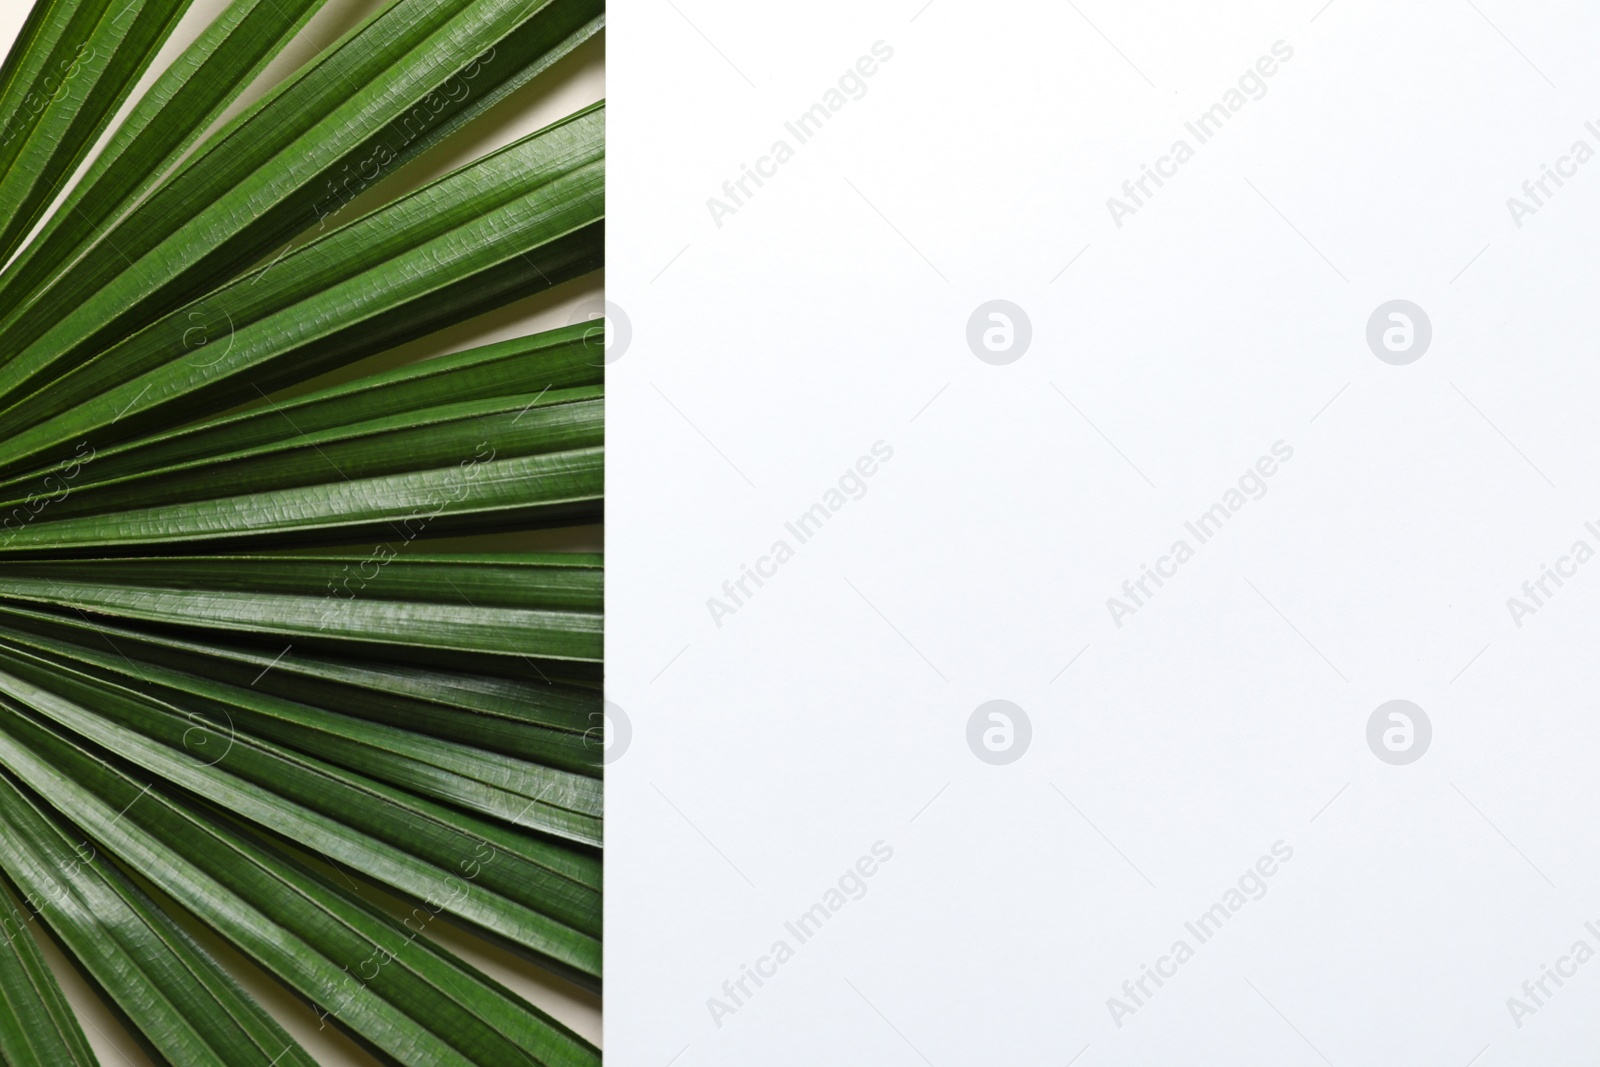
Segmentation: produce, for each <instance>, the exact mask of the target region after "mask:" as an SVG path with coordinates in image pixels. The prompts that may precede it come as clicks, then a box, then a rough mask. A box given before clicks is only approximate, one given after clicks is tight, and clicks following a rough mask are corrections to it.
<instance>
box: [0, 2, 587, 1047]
mask: <svg viewBox="0 0 1600 1067" xmlns="http://www.w3.org/2000/svg"><path fill="white" fill-rule="evenodd" d="M188 6H189V5H188V2H187V0H38V3H37V4H36V6H35V7H34V9H33V11H32V14H31V15H30V16H29V18H28V20H27V22H26V24H25V25H24V27H23V29H22V31H21V34H20V35H19V37H18V39H17V41H16V44H15V45H14V47H13V48H12V50H11V53H10V55H9V57H8V58H7V60H6V62H5V65H4V67H3V68H0V261H4V262H6V263H7V265H6V266H5V269H4V271H3V273H0V875H3V877H0V908H3V910H4V913H5V914H4V917H3V921H0V1062H3V1063H5V1064H40V1065H46V1067H56V1065H60V1064H88V1063H94V1062H95V1057H94V1053H93V1052H92V1051H91V1045H90V1043H89V1042H88V1041H86V1040H85V1037H84V1031H83V1030H81V1029H80V1027H79V1023H78V1021H77V1019H76V1017H75V1014H74V1012H73V1010H72V1009H71V1008H70V1007H69V1004H68V1001H67V999H66V998H65V997H64V996H63V993H62V990H61V988H60V986H59V985H58V981H57V977H56V976H55V973H54V972H53V971H52V968H51V966H50V965H49V964H48V962H47V959H46V956H45V955H44V954H42V952H41V948H42V947H43V946H46V945H47V944H53V945H55V946H56V947H57V948H59V949H60V950H61V952H62V953H63V954H64V955H65V957H66V958H67V959H68V960H70V961H71V963H72V964H73V966H74V968H75V969H76V971H77V972H78V973H79V974H80V975H81V976H82V977H83V978H84V979H86V980H87V982H88V984H89V987H90V988H91V989H93V990H94V991H95V992H97V993H98V994H100V995H101V997H102V998H103V1000H104V1001H105V1002H106V1003H107V1004H108V1005H109V1006H110V1007H111V1009H112V1010H113V1012H114V1013H115V1014H116V1015H118V1016H120V1018H121V1019H122V1020H123V1021H124V1023H125V1024H126V1026H127V1029H128V1031H129V1032H130V1033H131V1034H133V1035H134V1036H135V1038H136V1039H137V1040H138V1041H139V1042H140V1043H141V1045H142V1046H143V1051H144V1052H145V1054H146V1055H147V1056H149V1057H150V1058H151V1059H152V1060H153V1061H155V1062H167V1063H173V1064H185V1065H187V1064H205V1063H212V1064H226V1065H229V1067H233V1065H239V1064H260V1065H264V1067H265V1065H269V1064H280V1065H282V1064H296V1063H298V1064H310V1063H312V1062H314V1060H313V1058H312V1056H311V1055H310V1054H309V1053H308V1052H307V1051H306V1050H305V1049H304V1048H302V1047H301V1046H300V1045H298V1044H297V1043H296V1042H295V1041H294V1039H293V1038H291V1036H290V1034H289V1032H288V1031H287V1030H286V1029H285V1027H284V1025H282V1023H281V1021H280V1019H279V1018H277V1017H276V1015H275V1014H274V1012H273V1011H271V1010H269V1008H271V1007H272V1005H271V1004H269V1003H266V1002H258V1000H257V999H256V998H255V997H253V996H252V995H251V994H250V993H248V992H247V991H246V987H245V984H244V983H242V982H241V980H240V979H239V977H238V975H237V974H236V973H235V967H233V966H228V965H224V963H223V962H219V959H221V958H222V956H219V952H222V951H223V949H222V946H225V947H226V950H225V953H224V955H225V954H226V953H234V952H236V953H238V954H241V955H242V956H243V957H245V958H247V959H248V960H250V961H251V962H252V963H253V964H254V965H255V966H256V967H258V968H259V969H260V970H261V971H263V972H265V973H266V974H267V975H270V976H271V979H273V980H275V981H276V982H277V983H279V984H280V985H281V986H282V987H284V988H285V989H287V990H288V991H290V992H291V993H293V994H294V995H295V996H297V997H298V998H299V999H300V1000H302V1001H303V1002H305V1003H306V1004H309V1005H311V1006H313V1007H314V1008H315V1009H316V1011H317V1013H318V1015H319V1016H320V1017H321V1018H322V1020H323V1021H324V1022H325V1023H328V1024H332V1025H334V1026H336V1027H338V1028H340V1029H341V1030H343V1031H344V1032H346V1033H347V1034H348V1035H350V1036H351V1037H353V1038H354V1039H355V1040H356V1041H357V1042H358V1043H359V1044H361V1045H362V1046H364V1047H365V1049H366V1050H367V1051H368V1052H369V1053H370V1054H372V1055H373V1056H375V1057H377V1058H378V1059H380V1060H383V1061H387V1062H398V1063H407V1064H430V1065H431V1064H462V1065H467V1064H530V1063H531V1064H561V1065H566V1064H593V1063H598V1062H599V1053H598V1051H597V1050H596V1049H595V1048H594V1047H593V1046H591V1045H590V1044H589V1043H588V1042H586V1041H585V1040H583V1039H582V1038H580V1037H578V1036H577V1035H576V1034H574V1033H573V1032H571V1031H570V1030H568V1029H567V1028H566V1027H564V1026H562V1025H560V1024H559V1023H557V1022H556V1021H555V1020H554V1019H552V1018H551V1017H550V1016H548V1015H546V1014H545V1013H543V1012H541V1011H540V1010H538V1009H536V1008H534V1007H533V1006H531V1005H530V1004H528V1003H527V1002H525V1001H524V1000H522V999H520V998H519V997H518V996H517V995H515V994H514V993H512V992H511V991H509V990H508V989H506V988H505V987H503V986H501V985H500V984H499V983H497V982H496V981H495V980H493V979H492V978H490V977H489V976H488V975H486V974H485V973H483V972H481V971H480V970H478V969H476V968H475V967H474V966H472V965H471V964H469V963H467V962H466V961H464V960H463V959H462V958H460V957H458V955H456V954H455V953H453V952H451V951H450V950H448V949H447V948H445V947H443V945H444V943H445V942H444V940H441V939H440V938H439V937H438V936H437V935H438V934H439V932H440V930H441V929H443V928H444V927H445V926H446V925H447V924H448V925H454V926H459V927H461V928H464V929H466V930H467V931H470V932H471V933H472V934H473V935H475V936H478V937H481V938H483V939H485V940H486V941H488V942H490V943H492V944H493V945H496V946H499V947H500V948H503V949H509V950H511V951H513V952H516V953H518V954H520V955H521V956H523V957H524V958H526V959H528V960H532V961H535V962H536V963H537V964H538V965H539V966H541V967H543V968H545V969H548V970H549V971H551V972H553V973H554V974H556V975H559V976H561V977H563V978H565V979H568V980H571V981H573V982H576V983H578V984H579V985H581V986H584V987H586V988H589V989H593V990H598V988H599V983H600V970H601V967H600V963H601V954H600V945H601V942H600V936H601V925H600V916H601V908H600V894H601V880H600V846H601V840H602V824H601V819H602V804H601V777H600V772H601V766H600V764H601V760H600V755H601V743H600V733H599V729H598V727H599V724H600V722H601V721H602V717H601V700H600V696H599V684H600V677H601V675H600V667H601V629H600V619H601V604H602V598H601V593H602V570H601V562H600V558H599V557H598V556H597V555H594V554H590V553H583V552H569V551H562V552H548V551H546V552H528V551H501V550H495V551H463V550H462V548H461V544H462V543H461V542H459V541H456V540H452V541H449V542H444V543H442V544H441V543H440V541H439V539H440V538H441V537H445V536H448V537H451V538H459V537H461V536H462V535H467V534H485V533H494V534H499V535H502V536H501V537H499V538H496V539H492V540H494V541H495V542H496V543H500V544H506V543H515V539H514V538H513V539H512V540H511V541H507V539H506V538H505V537H504V536H503V535H504V534H506V533H507V532H514V531H519V530H533V529H535V528H545V527H553V526H589V525H592V524H596V523H598V522H599V521H600V519H601V505H602V496H603V462H602V447H603V444H604V433H603V403H604V401H603V376H602V345H601V341H600V339H599V337H598V331H596V330H595V329H594V328H592V327H590V326H588V325H587V324H579V325H577V326H570V327H564V328H561V329H556V330H550V331H547V332H543V333H537V334H534V335H531V336H526V337H521V338H516V339H513V340H509V341H503V342H499V343H495V344H490V345H487V346H484V347H480V348H475V349H470V350H467V351H461V352H456V353H455V354H452V355H445V356H439V357H437V358H432V359H427V360H424V361H422V362H412V363H409V364H406V365H401V366H398V367H393V366H391V367H389V369H384V370H381V371H366V370H364V369H363V368H366V367H370V366H372V365H373V364H374V363H378V362H382V361H373V362H368V363H362V364H361V367H358V368H356V370H357V373H356V374H355V376H354V377H351V376H350V375H348V374H346V375H343V379H344V380H342V381H341V382H340V384H336V385H331V386H327V385H319V382H317V381H314V379H318V378H319V376H322V375H324V374H325V373H326V372H329V371H333V370H338V369H340V368H346V367H350V366H352V365H354V364H357V363H358V361H365V360H367V359H368V357H372V356H376V355H379V354H381V353H385V352H387V351H389V350H392V349H394V348H396V347H397V346H400V345H403V344H405V343H407V342H410V341H413V340H416V339H418V338H422V337H425V336H427V335H430V334H433V333H435V332H436V331H439V330H441V329H443V328H445V327H448V326H451V325H454V324H456V323H460V322H463V321H465V320H467V319H469V318H471V317H473V316H477V315H480V314H482V313H484V312H487V311H490V310H493V309H495V308H498V307H501V306H502V305H505V304H507V303H509V302H511V301H513V300H517V299H520V298H523V297H526V296H529V295H532V294H536V293H539V292H541V291H544V290H547V289H550V288H552V287H554V286H556V285H559V284H561V283H562V282H565V281H568V280H571V279H574V278H578V277H580V276H582V275H584V274H587V273H588V272H591V271H595V270H597V269H598V268H599V267H600V265H601V262H602V256H603V219H604V165H605V144H604V108H603V106H602V105H599V104H597V105H594V106H592V107H588V108H585V109H583V110H580V111H578V112H577V113H575V114H572V115H569V116H567V117H566V118H564V119H561V120H560V121H558V122H556V123H554V124H552V125H550V126H548V127H546V128H544V129H542V130H539V131H538V132H536V133H534V134H532V135H530V136H527V137H525V138H523V139H521V140H518V141H516V142H515V143H513V144H510V145H508V146H506V147H504V148H502V149H500V150H498V151H495V152H492V153H491V154H489V155H487V156H484V157H482V158H480V159H477V160H475V161H473V162H472V163H470V164H468V165H467V166H464V167H461V168H460V169H458V170H456V171H454V172H452V173H449V174H446V175H445V176H444V177H442V178H439V179H438V180H435V181H432V182H431V183H428V184H425V185H422V186H421V187H420V188H416V189H414V190H413V191H409V192H406V193H405V194H404V195H398V196H396V195H391V196H389V197H388V198H387V202H383V190H384V189H385V188H387V186H386V185H385V183H386V182H387V181H388V179H389V178H390V177H391V176H392V175H394V174H396V173H397V172H401V171H403V170H404V168H405V167H406V165H407V164H408V163H410V162H411V161H412V160H415V159H416V158H417V157H418V156H419V155H420V154H422V153H423V152H424V151H425V150H427V149H428V148H430V147H432V146H434V145H437V144H439V143H440V141H441V140H442V139H444V138H445V137H446V136H448V135H449V134H451V133H453V132H455V131H456V130H458V129H460V128H461V127H462V126H463V125H464V124H466V123H468V122H471V121H472V120H473V119H475V118H476V117H478V116H479V115H481V114H483V113H484V112H485V111H487V110H488V109H489V108H491V107H493V106H494V105H495V104H497V103H500V102H501V101H503V100H505V99H506V98H507V97H508V96H509V95H510V94H511V93H513V92H514V91H515V90H517V89H518V88H520V87H522V86H523V85H525V84H526V83H527V82H529V80H530V79H532V78H534V77H535V76H537V75H538V74H539V73H541V72H542V71H544V70H545V69H546V68H548V67H549V66H550V65H551V64H552V63H554V62H556V61H557V60H558V59H560V58H561V57H563V56H564V55H566V54H567V53H569V52H570V51H572V50H573V49H574V48H576V47H577V46H578V45H579V44H581V43H582V42H584V41H585V40H586V39H588V38H590V37H592V36H593V35H595V34H596V33H598V32H599V30H600V28H601V26H602V24H603V20H604V11H603V5H602V4H601V3H600V2H599V0H392V2H389V3H387V4H386V5H385V6H383V7H382V8H381V9H380V10H378V11H377V12H376V13H375V14H373V15H372V16H371V17H369V18H367V19H366V20H365V21H364V22H362V23H360V24H359V25H358V26H356V27H355V28H353V29H351V30H350V31H349V32H348V33H346V34H345V35H344V36H343V37H341V38H340V39H339V40H338V41H336V42H335V43H333V44H331V45H330V46H328V47H327V48H325V49H323V50H322V51H321V52H320V53H318V54H317V55H316V56H315V57H314V58H312V59H311V60H310V61H308V62H307V63H305V64H304V65H303V66H302V67H301V68H300V69H299V70H297V71H295V72H294V73H292V74H290V75H289V76H288V77H287V78H286V79H285V80H283V81H281V82H280V83H279V84H277V85H276V86H274V87H273V88H272V89H271V90H270V91H269V92H267V93H266V94H265V95H264V96H261V97H260V98H259V99H257V100H256V101H255V102H254V103H251V104H250V105H249V106H247V107H244V108H243V109H242V110H239V109H238V104H237V102H238V100H239V98H240V94H241V93H242V92H244V91H245V88H246V87H247V86H248V85H249V84H250V83H251V82H252V80H254V79H255V78H256V77H257V75H259V74H260V73H261V72H262V71H263V70H264V69H265V68H266V67H267V65H268V64H269V63H270V62H271V61H272V60H273V59H274V58H275V57H277V56H278V55H279V54H280V52H282V51H283V49H284V48H285V47H286V46H287V45H288V44H289V42H290V41H291V40H293V39H295V37H296V35H297V34H300V33H301V32H302V31H303V29H304V28H305V27H306V25H307V22H308V20H310V19H312V18H313V17H314V16H316V15H317V14H318V12H319V9H321V8H322V6H323V3H322V0H232V2H231V3H228V4H227V5H226V6H225V7H224V8H223V10H222V11H221V13H220V14H219V15H218V16H217V17H216V18H215V19H214V20H213V21H212V22H211V23H210V25H209V26H207V27H205V28H204V29H202V30H201V31H200V32H199V33H198V35H197V36H195V37H194V39H193V41H192V43H190V44H189V45H188V46H187V47H185V48H183V49H181V50H179V51H178V52H177V53H176V58H174V59H172V60H171V61H170V63H169V64H168V65H167V66H166V67H165V69H164V70H161V71H159V72H151V71H150V70H149V68H150V67H151V65H152V63H153V62H154V60H155V58H156V56H157V55H158V53H160V52H161V51H162V49H163V47H164V46H165V45H166V44H167V42H168V39H169V37H170V36H171V34H172V33H173V31H174V28H175V27H176V26H177V25H178V23H179V22H180V20H181V19H183V18H184V17H185V15H186V13H187V11H188ZM141 82H142V83H143V84H144V85H145V86H146V88H145V89H144V91H143V92H142V93H141V94H140V95H139V96H138V98H137V99H131V97H132V96H133V94H134V90H135V88H136V86H138V85H140V84H141ZM230 110H237V113H236V114H234V115H233V117H231V118H228V119H227V120H226V121H223V117H224V116H226V115H228V114H229V113H230ZM118 115H121V118H120V121H116V122H115V123H114V119H116V117H117V116H118ZM374 189H376V190H378V192H377V193H371V190H374ZM358 198H360V202H361V203H362V204H371V203H377V204H378V205H379V206H376V207H374V208H373V209H372V210H368V211H366V212H365V213H364V214H362V213H360V208H358V207H350V205H351V204H352V202H354V201H357V199H358ZM347 208H348V210H347ZM391 362H392V361H391ZM472 543H473V542H467V544H469V545H470V544H472ZM479 543H481V541H480V542H479ZM355 879H360V880H361V881H362V883H364V884H365V885H366V886H368V887H369V888H370V889H373V890H377V891H374V892H363V891H362V889H361V887H360V886H359V885H358V884H357V882H356V881H355ZM378 898H382V902H381V903H374V900H377V899H378ZM395 900H398V901H400V902H402V904H403V907H396V906H394V904H393V902H394V901H395ZM435 924H438V925H435ZM208 944H209V946H210V947H208Z"/></svg>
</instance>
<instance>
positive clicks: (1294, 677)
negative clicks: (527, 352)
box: [606, 0, 1600, 1067]
mask: <svg viewBox="0 0 1600 1067" xmlns="http://www.w3.org/2000/svg"><path fill="white" fill-rule="evenodd" d="M1320 2H1321V0H1312V2H1309V3H1305V4H1271V5H1268V4H1256V3H1244V2H1237V0H1227V2H1218V3H1208V4H1203V5H1201V4H1181V3H1175V2H1154V0H1149V2H1139V3H1128V4H1112V3H1107V2H1104V0H1094V2H1089V0H1082V2H1078V3H1067V4H1062V5H1054V4H1048V5H1047V4H1038V3H1023V2H1019V0H1012V2H1000V3H995V4H990V5H981V6H977V7H974V6H972V5H964V4H960V3H956V2H955V0H931V2H929V3H926V4H924V5H922V6H921V7H920V8H919V7H918V6H917V5H918V3H920V0H911V2H910V3H905V4H862V5H857V4H842V3H837V4H822V5H809V6H806V7H804V8H777V7H775V8H759V7H752V6H750V5H743V4H733V3H727V2H721V0H672V2H671V3H655V2H651V3H642V2H633V0H626V2H621V3H618V4H617V5H616V6H615V8H614V10H613V13H612V22H611V31H610V33H611V38H610V48H611V55H610V59H609V78H610V80H611V88H610V90H609V91H610V105H609V109H610V113H611V118H610V128H609V131H608V132H609V136H610V142H611V145H610V150H609V157H610V158H609V164H608V165H609V167H610V190H609V193H608V195H609V198H610V204H609V210H610V213H611V231H610V244H611V248H610V254H609V256H608V259H609V261H610V263H609V276H608V283H609V288H608V292H607V299H608V301H609V302H610V303H611V304H612V306H613V308H612V316H611V349H610V352H609V356H608V358H609V360H610V368H609V404H610V410H609V437H610V441H609V445H608V447H609V461H610V470H609V493H610V495H609V500H610V505H609V507H610V511H609V515H608V520H609V526H608V540H609V544H608V546H607V547H608V567H609V573H608V576H607V580H608V610H607V615H608V644H607V650H608V654H609V665H608V683H607V686H608V695H609V697H610V700H611V701H612V702H613V704H614V707H615V708H616V709H620V710H619V712H618V713H614V714H613V719H612V735H611V750H610V753H609V757H608V758H609V759H610V761H611V762H610V766H609V767H608V778H607V786H608V794H609V795H608V812H607V815H608V842H607V844H608V856H607V860H608V870H607V883H608V884H607V890H608V912H607V931H606V938H607V941H606V943H607V970H608V975H609V977H608V983H607V985H608V988H607V997H608V1002H607V1017H608V1019H609V1020H610V1022H611V1025H610V1027H609V1032H608V1033H607V1035H606V1048H607V1053H608V1056H609V1057H610V1058H611V1062H613V1063H615V1064H618V1065H621V1067H665V1065H666V1064H669V1063H672V1064H676V1065H679V1067H702V1065H707V1067H709V1065H747V1064H762V1065H791V1064H792V1065H812V1064H819V1063H840V1064H875V1065H877V1064H882V1065H896V1064H905V1065H908V1067H909V1065H914V1064H918V1063H924V1064H931V1065H934V1067H953V1065H958V1064H978V1063H984V1064H989V1063H994V1064H1002V1063H1003V1064H1055V1065H1061V1064H1068V1063H1077V1064H1080V1065H1082V1067H1111V1065H1129V1067H1132V1065H1145V1064H1152V1063H1161V1062H1165V1063H1184V1064H1257V1063H1259V1064H1268V1063H1270V1064H1306V1065H1313V1064H1319V1063H1321V1064H1331V1065H1334V1067H1346V1065H1357V1064H1438V1065H1444V1067H1449V1065H1456V1067H1466V1065H1468V1064H1479V1065H1482V1067H1500V1065H1511V1064H1528V1065H1534V1064H1538V1065H1541V1067H1548V1065H1554V1064H1562V1065H1564V1064H1580V1063H1587V1062H1589V1059H1588V1057H1589V1056H1590V1055H1591V1054H1592V1052H1593V1050H1594V1049H1595V1048H1596V1047H1597V1043H1600V1013H1597V1012H1596V1011H1595V1010H1594V1009H1595V1005H1596V1003H1597V1002H1600V962H1596V961H1595V960H1593V959H1591V957H1593V956H1594V955H1595V954H1596V953H1600V893H1597V892H1596V890H1597V888H1600V862H1597V860H1596V854H1595V851H1594V849H1593V844H1594V842H1595V840H1596V836H1597V835H1596V830H1595V814H1594V813H1595V807H1594V801H1595V796H1596V787H1595V785H1594V773H1595V772H1594V766H1595V755H1596V751H1597V746H1600V726H1597V725H1596V722H1595V716H1594V707H1595V697H1594V695H1593V693H1594V689H1595V682H1596V673H1597V672H1596V667H1595V658H1594V656H1593V654H1592V649H1593V645H1594V642H1595V638H1596V636H1597V635H1600V557H1597V556H1596V553H1597V552H1600V494H1597V493H1596V492H1595V491H1594V489H1593V485H1594V479H1595V473H1596V470H1597V466H1600V448H1597V447H1596V446H1597V444H1600V441H1597V438H1600V429H1597V427H1596V425H1595V423H1594V420H1593V402H1592V401H1593V397H1594V396H1595V395H1596V390H1597V387H1600V367H1597V365H1596V362H1595V360H1594V355H1593V349H1594V344H1595V330H1594V327H1593V323H1592V320H1593V314H1594V313H1593V310H1592V309H1593V307H1594V304H1595V301H1594V297H1593V294H1594V292H1595V283H1596V281H1597V277H1596V276H1597V273H1600V271H1597V269H1596V262H1595V258H1594V253H1593V248H1592V244H1593V235H1594V233H1595V227H1596V222H1597V220H1600V157H1597V153H1600V92H1597V89H1600V79H1597V76H1596V74H1595V68H1594V65H1593V63H1592V57H1591V56H1590V55H1589V51H1590V49H1589V47H1588V45H1589V43H1590V42H1592V41H1594V40H1595V39H1596V34H1597V33H1600V12H1596V11H1592V10H1583V9H1578V8H1575V7H1573V6H1571V5H1560V4H1554V3H1530V4H1520V5H1519V4H1511V3H1507V2H1505V0H1435V2H1420V3H1403V4H1375V3H1370V2H1363V0H1332V2H1331V3H1327V4H1325V5H1321V6H1320V9H1319V4H1320ZM994 701H1002V702H1006V703H1004V704H999V705H996V704H991V702H994ZM1590 923H1593V924H1594V925H1588V924H1590Z"/></svg>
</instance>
